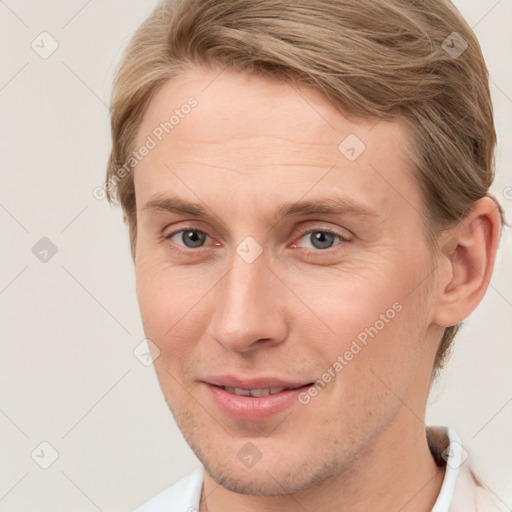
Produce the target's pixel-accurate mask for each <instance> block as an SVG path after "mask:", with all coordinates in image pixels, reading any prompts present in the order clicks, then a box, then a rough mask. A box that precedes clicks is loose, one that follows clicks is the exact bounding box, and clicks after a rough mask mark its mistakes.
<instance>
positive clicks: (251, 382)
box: [134, 69, 435, 494]
mask: <svg viewBox="0 0 512 512" xmlns="http://www.w3.org/2000/svg"><path fill="white" fill-rule="evenodd" d="M191 97H193V98H194V100H193V101H190V100H189V98H191ZM187 100H189V103H190V104H191V103H194V107H193V108H182V106H183V105H185V104H186V103H187ZM176 109H178V111H179V112H180V114H181V115H180V114H176V115H177V117H179V121H177V120H176V119H175V120H174V121H175V123H174V125H173V127H172V129H168V131H169V133H168V134H165V133H164V136H162V134H161V131H162V130H160V131H159V130H158V127H160V128H161V126H162V125H161V123H164V122H165V121H168V120H169V117H170V115H172V114H173V112H175V111H176ZM180 109H181V110H180ZM167 128H169V127H167ZM155 130H156V131H155ZM155 133H157V134H159V135H160V137H157V136H155ZM148 136H149V137H151V138H152V139H154V140H155V141H156V145H155V146H154V147H152V148H151V150H150V151H149V152H148V154H147V155H146V156H145V157H144V158H143V160H142V161H141V162H140V163H139V164H138V166H137V168H136V171H135V177H134V179H135V190H136V198H137V223H138V236H137V243H136V259H135V264H136V280H137V296H138V301H139V305H140V310H141V315H142V320H143V325H144V330H145V334H146V336H147V337H148V338H149V339H150V340H151V341H152V342H153V343H154V344H155V345H156V346H157V347H158V349H159V351H160V356H159V357H158V358H157V359H155V361H154V366H155V370H156V372H157V376H158V379H159V382H160V385H161V388H162V391H163V393H164V396H165V398H166V401H167V403H168V405H169V407H170V409H171V411H172V413H173V415H174V417H175V419H176V421H177V423H178V425H179V427H180V429H181V430H182V432H183V435H184V436H185V438H186V440H187V441H188V443H189V444H190V446H191V447H192V449H193V450H194V451H195V453H196V454H197V456H198V457H199V459H200V460H201V461H202V463H203V464H204V466H205V468H206V469H207V471H208V473H209V474H210V475H212V476H213V478H214V479H215V480H217V481H218V482H220V483H222V484H223V485H224V486H225V487H226V488H228V489H231V490H234V491H237V492H241V493H250V494H289V493H291V492H295V491H298V490H300V489H305V488H307V487H309V486H311V485H312V484H314V483H319V482H322V481H325V480H327V479H328V478H330V477H331V476H333V475H335V474H339V473H340V472H342V471H343V470H344V469H345V468H347V467H348V466H350V465H351V464H352V465H354V464H356V463H357V461H362V460H363V459H364V457H369V456H370V454H371V453H372V450H373V449H375V447H376V446H377V445H378V443H379V440H381V439H382V438H383V433H384V432H388V433H389V432H394V433H395V434H396V435H397V436H399V435H400V434H399V433H400V432H405V431H406V429H408V428H409V427H410V426H411V425H412V423H415V424H417V423H418V418H417V417H414V415H413V414H410V412H409V413H406V412H404V411H405V406H404V403H405V404H406V405H407V408H408V409H411V410H414V411H417V412H418V414H421V410H422V408H423V407H424V403H423V402H424V401H425V400H426V395H427V393H428V384H429V378H430V370H431V366H432V360H433V356H434V352H435V343H434V341H433V333H432V329H433V327H432V325H431V324H432V321H431V319H432V311H433V307H434V301H435V297H434V296H433V294H432V293H431V290H432V282H433V279H434V277H435V273H433V272H432V269H433V268H434V262H433V256H432V253H431V250H430V248H429V245H428V241H427V237H426V234H425V229H424V227H423V220H422V216H421V214H420V212H421V200H420V192H419V188H418V186H417V184H416V182H415V181H414V179H413V177H412V169H411V165H410V163H409V161H408V159H407V158H406V156H405V151H404V150H405V148H407V145H408V144H409V141H408V138H407V132H406V130H405V128H404V127H403V126H402V124H401V123H400V122H398V121H396V122H384V121H380V122H377V121H375V120H372V121H369V120H361V119H353V118H352V119H349V118H348V117H345V116H344V115H341V114H340V113H339V112H338V111H336V110H335V109H334V107H333V106H332V105H330V104H329V103H328V102H327V101H326V100H325V99H324V98H323V97H322V96H321V95H320V93H318V92H317V91H314V90H312V89H307V88H301V89H298V88H297V87H295V86H294V87H292V86H290V85H287V84H285V83H283V82H277V81H271V80H268V79H263V78H257V77H251V76H249V75H243V74H236V73H233V72H230V71H224V72H222V73H220V74H219V70H215V71H214V70H204V69H193V70H190V71H189V72H188V73H187V74H184V75H183V76H181V77H180V78H175V79H173V80H171V81H169V82H168V83H167V84H166V85H165V86H163V87H162V88H161V89H160V90H159V92H158V94H157V95H156V96H155V97H154V98H153V100H152V101H151V103H150V105H149V108H148V110H147V112H146V114H145V117H144V120H143V123H142V125H141V128H140V131H139V133H138V137H137V147H140V146H142V145H144V144H145V143H146V142H147V141H148V140H149V139H148ZM159 138H161V139H162V140H158V139H159ZM269 392H270V393H271V394H268V393H269ZM397 397H399V398H397ZM420 423H421V422H420ZM414 428H417V425H416V426H415V427H414Z"/></svg>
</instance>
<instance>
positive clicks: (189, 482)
mask: <svg viewBox="0 0 512 512" xmlns="http://www.w3.org/2000/svg"><path fill="white" fill-rule="evenodd" d="M202 485H203V469H202V468H200V469H197V470H196V471H194V472H193V473H191V474H190V475H188V476H186V477H185V478H182V479H181V480H179V481H178V482H176V483H175V484H174V485H171V486H170V487H168V488H167V489H165V490H163V491H162V492H160V493H158V494H157V495H156V496H154V497H153V498H151V499H150V500H149V501H146V502H145V503H144V504H142V505H141V506H140V507H138V508H137V509H136V510H135V512H162V511H164V510H165V511H166V512H192V511H197V510H198V509H199V498H200V495H201V487H202Z"/></svg>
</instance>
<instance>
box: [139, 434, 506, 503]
mask: <svg viewBox="0 0 512 512" xmlns="http://www.w3.org/2000/svg"><path fill="white" fill-rule="evenodd" d="M429 428H430V429H431V430H433V431H435V432H436V433H437V434H438V435H439V436H441V438H444V439H445V446H448V443H449V449H447V450H446V451H443V452H442V453H445V458H446V471H445V475H444V479H443V483H442V486H441V490H440V491H439V495H438V497H437V500H436V503H435V505H434V507H433V508H432V512H503V511H505V510H508V509H507V508H505V507H504V506H503V505H501V504H500V503H499V501H498V500H497V499H496V498H495V497H494V496H493V495H492V493H490V492H489V491H487V490H486V489H485V487H483V486H482V485H481V484H480V483H479V482H478V480H476V479H475V476H474V475H473V473H472V471H471V468H470V467H469V466H468V464H467V463H466V462H464V459H465V454H466V452H465V450H464V449H463V447H462V442H461V440H460V438H459V436H458V435H457V434H456V433H455V432H454V431H453V430H452V429H451V428H450V427H445V426H431V427H429ZM431 449H432V448H431ZM437 450H441V448H440V447H437ZM440 456H441V453H437V458H439V457H440ZM461 462H462V463H461ZM202 485H203V468H200V469H197V470H196V471H194V472H193V473H191V474H190V475H188V476H186V477H185V478H183V479H181V480H180V481H179V482H177V483H175V484H174V485H172V486H171V487H168V488H167V489H165V490H164V491H162V492H160V493H159V494H157V495H156V496H154V497H153V498H151V499H150V500H149V501H147V502H146V503H144V504H143V505H141V506H140V507H139V508H137V509H136V511H135V512H198V510H199V500H200V497H201V488H202ZM500 507H501V508H500Z"/></svg>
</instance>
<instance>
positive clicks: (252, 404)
mask: <svg viewBox="0 0 512 512" xmlns="http://www.w3.org/2000/svg"><path fill="white" fill-rule="evenodd" d="M206 386H207V388H208V389H209V392H210V396H211V397H212V398H213V401H214V402H215V404H216V405H217V407H218V408H219V409H220V410H221V411H222V412H223V413H224V414H226V415H228V416H231V417H232V418H235V419H237V420H243V421H259V420H264V419H267V418H270V417H271V416H274V415H276V414H278V413H280V412H283V411H284V410H286V409H288V408H289V407H291V406H292V405H293V404H294V403H296V402H297V401H298V396H299V395H300V394H301V393H302V392H303V391H304V390H305V389H307V388H308V387H309V386H303V387H301V388H297V389H288V390H285V391H281V392H280V393H276V394H274V395H267V396H261V397H253V396H239V395H235V394H233V393H229V392H228V391H226V390H225V389H223V388H220V387H217V386H213V385H211V384H206Z"/></svg>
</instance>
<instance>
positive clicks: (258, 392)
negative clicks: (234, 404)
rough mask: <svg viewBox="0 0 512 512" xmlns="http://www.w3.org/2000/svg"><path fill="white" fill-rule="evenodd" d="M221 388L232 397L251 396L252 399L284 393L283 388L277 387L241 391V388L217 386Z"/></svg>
mask: <svg viewBox="0 0 512 512" xmlns="http://www.w3.org/2000/svg"><path fill="white" fill-rule="evenodd" d="M219 387H222V389H223V390H224V391H227V392H228V393H232V394H233V395H237V396H252V397H256V398H257V397H262V396H268V395H275V394H277V393H281V392H282V391H285V390H286V389H290V388H285V387H278V388H261V389H243V388H232V387H228V386H219Z"/></svg>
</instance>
